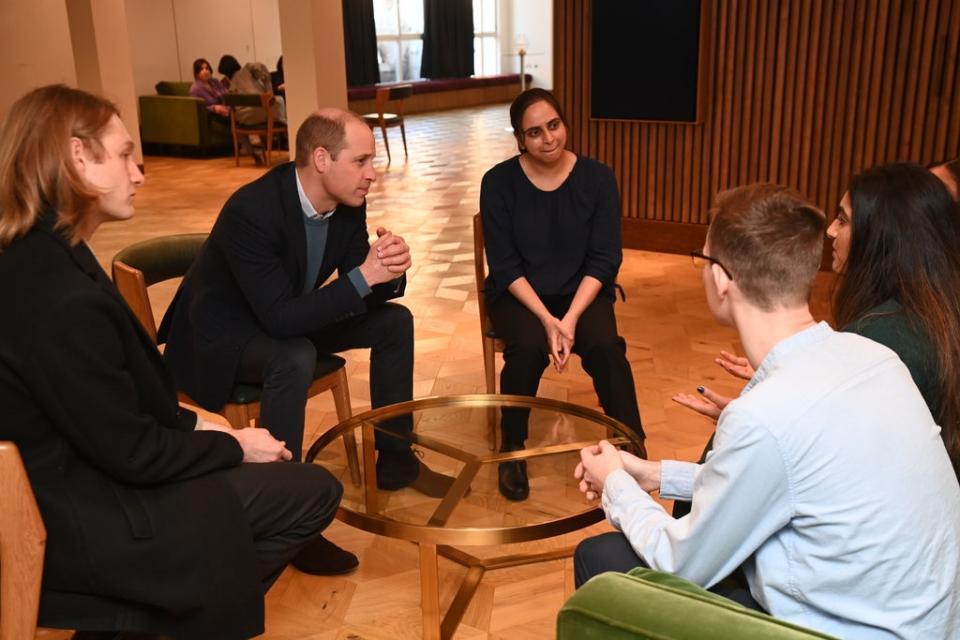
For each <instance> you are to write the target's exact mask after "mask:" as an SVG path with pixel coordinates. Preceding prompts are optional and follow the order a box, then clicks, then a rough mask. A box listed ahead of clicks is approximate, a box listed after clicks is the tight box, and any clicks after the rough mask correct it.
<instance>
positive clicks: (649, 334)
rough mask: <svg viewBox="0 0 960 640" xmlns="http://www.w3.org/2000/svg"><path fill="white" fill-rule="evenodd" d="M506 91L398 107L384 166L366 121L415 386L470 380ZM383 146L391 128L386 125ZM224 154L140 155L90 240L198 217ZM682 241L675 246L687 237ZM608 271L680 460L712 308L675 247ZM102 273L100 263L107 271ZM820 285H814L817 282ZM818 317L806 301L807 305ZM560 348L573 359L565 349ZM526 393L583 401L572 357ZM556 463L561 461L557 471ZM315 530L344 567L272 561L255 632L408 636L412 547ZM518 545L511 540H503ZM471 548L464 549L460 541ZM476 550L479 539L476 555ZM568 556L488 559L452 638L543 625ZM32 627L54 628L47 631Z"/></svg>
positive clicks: (444, 386)
mask: <svg viewBox="0 0 960 640" xmlns="http://www.w3.org/2000/svg"><path fill="white" fill-rule="evenodd" d="M507 125H508V115H507V106H506V105H496V106H490V107H483V108H476V109H469V110H458V111H449V112H444V113H438V114H424V115H418V116H411V117H409V118H408V125H407V134H408V135H407V139H408V145H409V151H410V156H409V160H407V161H406V162H405V161H404V159H403V155H402V153H396V152H395V153H394V155H396V156H398V159H397V160H396V161H394V163H393V165H392V166H390V167H387V166H386V157H385V155H386V154H385V152H384V150H383V144H382V142H381V141H380V139H379V135H380V134H379V132H377V134H376V136H377V147H378V154H382V156H383V157H378V159H377V161H376V164H377V166H378V169H379V170H380V171H381V173H380V175H379V179H378V181H377V182H376V183H375V184H374V185H373V189H372V190H371V192H370V194H369V196H368V217H369V226H370V228H371V229H373V228H375V227H376V226H379V225H382V226H385V227H388V228H390V229H392V230H393V231H394V232H396V233H399V234H401V235H402V236H404V237H405V238H406V240H407V242H408V243H409V244H410V246H411V248H412V253H413V260H414V266H413V267H412V269H411V271H410V273H409V285H408V287H407V293H406V297H405V298H404V299H403V303H404V304H406V305H407V306H408V307H409V308H410V310H411V311H412V312H413V314H414V317H415V319H416V367H415V389H414V392H415V395H416V396H417V397H421V396H428V395H443V394H454V393H473V392H482V391H483V390H484V384H483V364H482V358H481V344H480V336H479V321H478V314H477V303H476V292H475V287H474V277H473V271H472V269H473V265H472V259H473V243H472V231H471V217H472V216H473V214H474V213H475V212H476V211H477V209H478V200H479V190H480V179H481V177H482V176H483V173H484V172H485V171H486V170H487V169H488V168H489V167H491V166H492V165H493V164H495V163H496V162H499V161H500V160H503V159H506V158H508V157H510V156H511V155H513V154H514V153H515V151H516V146H515V144H514V140H513V137H512V136H511V134H510V133H508V132H507V130H506V127H507ZM391 135H392V136H393V138H394V140H393V141H394V146H395V148H396V149H397V150H400V149H401V146H400V144H399V142H400V140H399V136H398V135H397V132H396V131H395V130H394V131H392V132H391ZM241 165H242V166H241V167H240V168H236V167H234V161H233V158H232V157H224V158H214V159H183V158H168V157H147V159H146V184H145V186H144V187H143V188H142V189H141V190H140V192H139V194H138V195H137V215H136V217H135V218H134V219H133V220H130V221H127V222H124V223H115V224H108V225H104V226H103V227H102V228H101V229H100V231H99V232H98V234H97V235H96V237H95V238H94V241H93V248H94V250H95V251H96V253H97V255H98V257H99V259H100V261H101V263H102V264H103V265H104V266H105V267H108V263H109V261H110V259H111V258H112V257H113V255H114V254H115V253H116V252H117V251H118V250H119V249H121V248H122V247H124V246H126V245H128V244H131V243H133V242H136V241H139V240H142V239H146V238H149V237H153V236H158V235H165V234H173V233H189V232H204V231H208V230H209V228H210V226H211V224H212V223H213V221H214V219H215V218H216V215H217V213H218V211H219V209H220V207H221V205H222V203H223V202H224V201H225V200H226V198H227V197H228V196H229V195H230V193H232V192H233V191H234V190H235V189H236V188H237V187H239V186H240V185H242V184H244V183H246V182H249V181H251V180H253V179H255V178H257V177H258V176H259V175H261V173H262V172H263V169H261V168H257V167H254V166H253V164H252V162H250V161H249V160H242V161H241ZM694 248H696V247H690V249H694ZM624 253H625V256H624V263H623V267H622V269H621V271H620V276H619V281H620V283H621V284H622V285H623V287H624V289H625V290H626V294H627V301H626V302H625V303H618V304H617V316H618V321H619V327H620V332H621V334H622V335H623V336H624V337H625V338H626V341H627V344H628V345H629V347H628V357H629V360H630V362H631V364H632V366H633V372H634V376H635V378H636V384H637V391H638V396H639V401H640V410H641V415H642V417H643V423H644V427H645V429H646V430H647V434H648V440H647V443H648V444H647V447H648V450H649V452H650V455H651V457H653V458H674V459H684V460H693V459H696V458H697V457H698V456H699V453H700V451H701V449H702V447H703V445H704V443H705V441H706V439H707V437H708V435H709V433H710V432H711V430H712V423H711V422H710V421H708V420H706V419H704V418H701V417H698V416H696V415H694V414H693V413H692V412H690V411H688V410H686V409H684V408H682V407H679V406H678V405H675V404H674V403H673V402H671V400H670V397H671V396H672V395H673V394H674V393H675V392H677V391H687V392H691V391H692V390H693V389H694V388H695V387H696V386H697V385H698V384H707V385H709V386H711V387H713V388H715V389H717V390H719V391H722V392H726V393H729V394H735V393H737V392H738V389H739V386H740V385H738V384H737V383H736V381H735V380H732V379H731V378H729V377H728V376H727V375H726V374H724V373H723V372H722V371H721V370H720V369H719V367H717V366H716V365H715V364H714V363H713V357H714V355H715V354H716V353H717V352H718V351H719V350H720V349H727V350H736V349H737V348H738V346H739V345H738V344H737V342H736V337H735V335H734V333H733V331H732V330H731V329H727V328H723V327H718V326H716V325H715V324H714V322H713V321H712V319H711V317H710V315H709V311H708V310H707V307H706V302H705V300H704V297H703V293H702V290H701V280H700V276H699V273H698V272H697V271H696V270H694V269H693V268H692V266H691V263H690V259H689V258H686V257H683V256H677V255H666V254H655V253H648V252H642V251H633V250H627V251H625V252H624ZM108 271H109V269H108ZM175 287H176V283H170V284H166V285H159V286H158V287H155V288H154V289H155V291H153V292H151V295H152V297H153V304H154V308H155V310H157V311H158V312H162V310H163V309H165V308H166V305H167V304H168V302H169V300H170V297H171V296H172V294H173V292H174V290H175ZM820 297H821V298H822V297H823V296H822V295H821V296H820ZM823 306H824V305H822V304H821V305H820V308H821V309H822V308H823ZM821 315H822V313H821ZM345 357H346V358H347V360H348V365H347V366H348V373H349V376H350V393H351V397H352V401H353V409H354V411H355V412H357V411H361V410H364V409H366V408H368V407H369V404H370V399H369V389H368V384H369V368H368V364H367V354H366V352H363V351H357V352H349V353H348V354H346V356H345ZM574 360H576V359H574ZM540 395H542V396H545V397H549V398H555V399H560V400H566V401H570V402H574V403H579V404H583V405H587V406H591V407H598V405H597V400H596V396H595V394H594V392H593V388H592V385H591V382H590V379H589V377H588V376H586V374H585V373H584V372H583V370H582V369H581V368H580V365H579V362H578V361H575V362H573V365H572V366H571V367H570V368H569V370H568V371H567V372H565V373H564V374H562V375H558V374H557V373H555V372H553V371H552V370H550V371H548V373H547V374H546V375H545V376H544V379H543V382H542V383H541V386H540ZM335 421H336V419H335V413H334V407H333V402H332V400H331V398H330V396H329V394H323V395H321V396H320V397H317V398H314V399H312V400H311V401H310V403H309V405H308V411H307V428H306V435H305V439H306V441H307V442H312V441H313V439H314V438H315V437H316V435H317V434H318V433H320V432H323V431H324V430H326V429H328V428H329V427H330V426H332V425H333V424H334V423H335ZM570 471H571V472H572V469H571V470H570ZM607 529H608V526H607V525H606V524H599V525H596V526H594V527H592V528H591V529H589V530H585V531H583V532H580V533H579V534H577V535H571V536H567V537H566V538H567V539H566V540H551V541H546V542H545V543H538V548H541V549H542V548H543V546H544V545H545V544H546V545H551V546H552V545H560V544H570V543H575V542H576V541H577V540H579V539H581V538H583V537H585V536H587V535H591V534H593V533H597V532H600V531H603V530H607ZM328 535H329V537H330V538H331V539H332V540H334V541H335V542H337V543H338V544H340V545H342V546H344V547H346V548H348V549H350V550H352V551H354V552H355V553H357V554H358V555H359V556H360V567H359V569H358V570H357V571H356V572H355V573H353V574H351V575H348V576H345V577H340V578H320V577H313V576H307V575H304V574H301V573H299V572H297V571H296V570H294V569H288V570H287V571H286V572H285V573H284V574H283V576H282V577H281V578H280V580H279V581H278V582H277V584H276V585H275V586H274V587H273V589H272V590H271V591H270V593H269V595H268V597H267V628H268V630H267V633H266V635H265V636H263V637H265V638H270V639H272V640H294V639H296V640H307V639H310V640H333V639H335V638H336V639H346V638H349V639H371V640H373V639H377V638H390V639H400V638H418V637H420V635H421V627H420V609H419V598H420V595H419V594H420V588H419V580H418V575H419V572H418V566H419V565H418V556H417V553H416V548H415V547H414V545H412V544H409V543H404V542H401V541H397V540H392V539H387V538H382V537H378V536H374V535H372V534H367V533H365V532H362V531H358V530H354V529H352V528H350V527H348V526H347V525H345V524H343V523H340V522H335V523H334V524H333V525H332V526H331V527H330V529H329V530H328ZM514 546H515V547H517V548H516V549H511V550H510V551H511V552H516V551H519V550H521V548H522V547H523V545H514ZM473 551H476V550H473ZM488 551H492V550H480V551H479V552H478V555H483V554H484V553H487V552H488ZM464 571H465V570H464V569H462V568H461V567H459V566H458V565H455V564H453V563H451V562H448V561H446V560H441V584H440V588H441V606H444V607H445V606H446V604H448V603H449V601H450V599H451V598H452V597H453V593H454V591H455V588H456V583H457V582H458V580H459V578H460V577H461V576H462V575H463V573H464ZM572 588H573V587H572V565H571V561H570V560H562V561H552V562H546V563H542V564H537V565H531V566H525V567H517V568H510V569H501V570H498V571H494V572H490V573H488V574H487V575H486V577H485V578H484V580H483V582H482V584H481V586H480V588H479V590H478V592H477V594H476V596H475V597H474V600H473V602H472V604H471V605H470V607H469V609H468V611H467V613H466V616H465V618H464V622H463V624H462V625H461V626H460V628H459V630H458V633H457V637H458V638H491V639H493V638H549V637H552V636H553V634H554V620H555V618H556V614H557V611H558V610H559V608H560V606H561V605H562V603H563V601H564V599H565V597H566V596H567V595H568V594H569V593H571V592H572ZM45 637H56V636H53V635H47V636H45Z"/></svg>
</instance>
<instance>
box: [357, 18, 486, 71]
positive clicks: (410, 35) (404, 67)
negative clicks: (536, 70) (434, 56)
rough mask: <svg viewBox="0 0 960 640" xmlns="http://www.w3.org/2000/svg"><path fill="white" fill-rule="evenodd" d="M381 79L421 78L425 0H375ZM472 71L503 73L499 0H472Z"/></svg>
mask: <svg viewBox="0 0 960 640" xmlns="http://www.w3.org/2000/svg"><path fill="white" fill-rule="evenodd" d="M373 19H374V21H375V22H376V25H377V49H378V54H379V61H380V82H400V81H404V80H419V79H420V60H421V58H422V57H423V0H373ZM473 35H474V38H473V71H474V75H475V76H492V75H497V74H498V73H500V47H499V42H498V39H497V0H473Z"/></svg>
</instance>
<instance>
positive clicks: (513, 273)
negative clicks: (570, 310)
mask: <svg viewBox="0 0 960 640" xmlns="http://www.w3.org/2000/svg"><path fill="white" fill-rule="evenodd" d="M480 217H481V219H482V221H483V235H484V238H485V241H486V250H487V262H488V263H489V265H490V275H489V276H488V277H487V282H486V287H485V291H486V294H487V296H488V298H490V300H491V301H492V300H494V299H496V298H497V297H498V296H500V295H501V294H503V292H504V291H506V290H507V287H509V286H510V284H511V283H512V282H513V281H514V280H516V279H517V278H520V277H526V278H527V280H528V281H529V282H530V285H531V286H532V287H533V290H534V291H536V292H537V295H538V296H540V297H541V298H544V297H547V298H549V297H554V296H565V295H572V294H573V293H574V292H576V290H577V287H578V286H579V285H580V281H581V280H583V277H584V276H593V277H594V278H596V279H597V280H599V281H600V282H602V283H603V290H602V291H601V295H604V296H606V297H607V298H609V299H613V283H614V280H615V279H616V277H617V271H618V270H619V269H620V263H621V262H622V261H623V250H622V248H621V243H620V195H619V193H618V191H617V181H616V178H615V177H614V175H613V171H611V170H610V168H609V167H607V166H606V165H604V164H601V163H599V162H597V161H596V160H592V159H590V158H587V157H584V156H577V161H576V163H575V164H574V165H573V169H572V170H571V171H570V175H569V176H567V179H566V180H565V181H564V182H563V184H561V185H560V186H559V187H558V188H557V189H554V190H553V191H542V190H540V189H538V188H537V187H536V186H534V184H533V183H532V182H531V181H530V179H529V178H527V176H526V174H525V173H524V172H523V169H522V168H521V166H520V156H515V157H513V158H510V159H509V160H505V161H504V162H501V163H500V164H498V165H496V166H495V167H493V168H492V169H490V170H489V171H487V173H486V175H484V176H483V182H482V183H481V187H480Z"/></svg>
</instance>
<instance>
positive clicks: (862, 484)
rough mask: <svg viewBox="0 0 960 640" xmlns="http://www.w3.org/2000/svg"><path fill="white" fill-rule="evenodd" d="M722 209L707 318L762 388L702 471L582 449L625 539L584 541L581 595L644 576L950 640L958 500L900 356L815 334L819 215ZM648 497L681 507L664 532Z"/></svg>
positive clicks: (843, 629)
mask: <svg viewBox="0 0 960 640" xmlns="http://www.w3.org/2000/svg"><path fill="white" fill-rule="evenodd" d="M717 205H718V206H717V211H716V213H715V215H714V217H713V220H712V223H711V225H710V228H709V230H708V232H707V240H706V244H705V245H704V248H703V251H702V252H701V258H702V259H703V262H704V266H703V284H704V289H705V291H706V297H707V304H708V306H709V307H710V311H711V313H712V314H713V315H714V317H715V318H716V319H717V321H718V322H719V323H720V324H723V325H728V326H733V327H734V328H735V329H736V330H737V333H738V335H739V338H740V341H741V342H742V343H743V346H744V349H745V351H746V353H747V359H748V360H749V362H750V364H751V366H753V367H755V368H756V374H755V375H754V377H753V379H752V380H751V381H750V384H749V385H747V388H746V389H744V392H743V394H741V396H740V397H739V398H737V399H736V400H734V401H732V402H731V403H730V405H729V406H728V407H727V408H726V410H725V411H724V412H723V414H722V415H721V416H720V421H719V423H718V424H717V433H716V438H715V441H714V445H715V446H714V449H713V451H712V452H711V453H710V454H709V455H708V456H707V459H706V462H705V463H704V464H703V465H702V466H699V465H694V464H692V463H680V462H673V461H666V460H665V461H663V462H662V463H656V462H648V461H646V460H640V459H638V458H636V457H634V456H632V455H630V454H628V453H622V452H618V451H617V450H616V449H615V448H614V447H612V446H611V445H610V444H609V443H607V442H601V443H600V445H599V446H597V447H588V448H586V449H584V450H583V451H582V452H581V459H582V463H581V465H579V466H578V468H577V470H576V475H577V476H578V477H579V478H581V479H582V482H581V490H583V491H585V492H586V493H587V494H588V497H595V496H596V495H598V494H601V493H602V504H603V508H604V511H605V512H606V514H607V519H608V520H609V521H610V523H611V524H612V525H613V526H614V527H616V528H617V529H619V531H617V532H614V533H610V534H605V535H602V536H597V537H594V538H589V539H587V540H585V541H583V542H582V543H581V544H580V546H579V547H578V549H577V552H576V555H575V560H574V563H575V567H576V581H577V584H578V585H580V584H583V582H585V581H586V580H587V579H589V578H590V577H591V576H593V575H596V574H597V573H601V572H603V571H625V570H629V569H631V568H633V567H635V566H638V565H641V564H645V565H647V566H650V567H651V568H653V569H656V570H659V571H667V572H670V573H674V574H676V575H678V576H680V577H682V578H686V579H688V580H691V581H693V582H695V583H697V584H699V585H701V586H704V587H707V588H713V590H715V591H717V592H718V593H721V594H722V595H727V596H728V597H733V598H734V599H736V600H738V601H739V602H741V603H742V604H745V605H746V606H750V607H753V608H758V609H762V610H763V611H767V612H769V613H770V614H772V615H774V616H776V617H778V618H781V619H783V620H787V621H789V622H795V623H797V624H800V625H803V626H806V627H810V628H813V629H817V630H819V631H823V632H825V633H828V634H831V635H834V636H837V637H842V638H853V639H858V638H859V639H868V638H869V639H871V640H873V639H890V640H892V639H893V638H955V637H957V635H958V633H960V611H958V609H957V607H956V606H955V602H956V599H955V598H956V593H957V592H958V589H960V567H958V556H960V549H958V544H960V486H958V484H957V481H956V478H955V476H954V473H953V468H952V466H951V464H950V458H949V456H948V455H947V452H946V449H945V448H944V446H943V441H942V440H941V438H940V429H939V427H937V425H936V423H935V422H934V420H933V417H932V416H931V415H930V411H929V409H928V408H927V404H926V402H925V401H924V399H923V396H921V394H920V392H919V391H918V390H917V387H916V385H915V384H914V383H913V380H912V379H911V377H910V372H909V371H908V370H907V368H906V367H905V366H904V364H903V363H902V362H901V361H900V359H899V358H897V355H896V354H895V353H894V352H893V351H891V350H890V349H888V348H886V347H884V346H882V345H880V344H877V343H876V342H874V341H872V340H868V339H867V338H864V337H862V336H858V335H855V334H852V333H841V332H834V331H833V330H832V329H831V328H830V326H829V325H828V324H826V323H825V322H820V323H817V322H815V321H814V320H813V317H812V315H811V314H810V310H809V307H808V304H807V300H808V297H809V294H810V289H811V287H812V285H813V280H814V278H815V276H816V273H817V269H818V268H819V264H820V257H821V251H822V246H823V231H824V218H823V214H822V213H820V212H819V211H817V210H816V209H814V208H813V207H812V206H811V205H809V204H807V203H806V202H805V201H804V200H803V199H801V198H800V197H799V196H797V195H796V194H794V193H792V192H790V191H788V190H787V189H785V188H783V187H778V186H776V185H752V186H749V187H741V188H738V189H734V190H731V191H729V192H727V193H725V194H721V196H720V197H719V198H718V203H717ZM656 490H659V491H660V495H661V497H663V498H667V499H670V498H675V497H682V498H685V499H689V498H690V497H691V495H692V497H693V510H692V511H691V513H690V514H689V515H687V516H684V517H682V518H679V519H675V518H672V517H671V516H670V515H668V514H667V513H666V512H665V511H664V510H663V508H662V507H661V506H660V505H659V504H658V503H657V502H656V501H654V500H653V499H652V498H651V497H650V496H649V495H647V492H648V491H656ZM738 568H742V572H741V571H739V570H738ZM731 574H733V575H732V576H731ZM728 576H731V578H730V579H728V580H724V578H727V577H728ZM637 605H638V606H642V605H643V603H637Z"/></svg>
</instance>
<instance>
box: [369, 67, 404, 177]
mask: <svg viewBox="0 0 960 640" xmlns="http://www.w3.org/2000/svg"><path fill="white" fill-rule="evenodd" d="M412 95H413V85H412V84H397V85H393V86H392V87H380V88H378V89H377V94H376V104H377V112H376V113H365V114H363V120H364V122H366V123H367V124H368V125H369V126H370V128H371V129H373V128H374V127H376V126H379V127H380V133H381V134H382V135H383V146H384V147H386V149H387V164H390V162H391V158H390V142H389V141H388V140H387V129H388V128H390V127H400V137H401V138H403V156H404V157H407V131H406V129H405V128H404V126H403V101H404V100H406V99H407V98H409V97H410V96H412ZM388 102H396V103H397V112H396V113H386V112H385V111H384V109H386V106H387V103H388Z"/></svg>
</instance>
